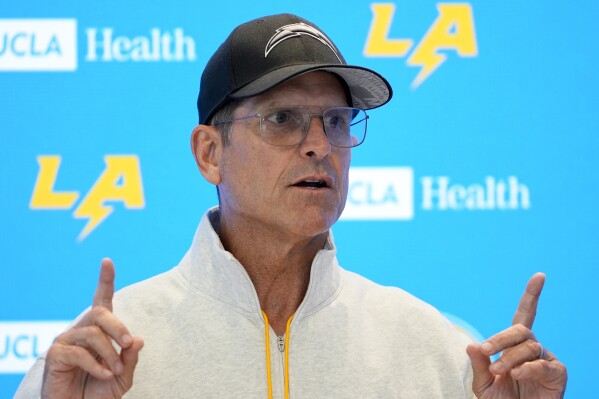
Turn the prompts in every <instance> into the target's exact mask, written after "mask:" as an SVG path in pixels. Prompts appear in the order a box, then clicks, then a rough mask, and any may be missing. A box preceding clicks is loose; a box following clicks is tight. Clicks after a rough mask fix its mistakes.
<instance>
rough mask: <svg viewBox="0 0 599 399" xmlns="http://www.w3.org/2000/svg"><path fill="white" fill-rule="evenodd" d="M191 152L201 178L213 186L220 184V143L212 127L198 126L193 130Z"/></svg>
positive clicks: (217, 133) (218, 135) (219, 138)
mask: <svg viewBox="0 0 599 399" xmlns="http://www.w3.org/2000/svg"><path fill="white" fill-rule="evenodd" d="M191 151H192V152H193V156H194V158H195V160H196V163H197V164H198V169H200V172H201V173H202V176H204V178H205V179H206V180H208V181H209V182H210V183H212V184H214V185H218V184H220V182H221V176H220V169H219V167H220V157H221V153H222V141H221V137H220V133H219V132H218V131H217V130H216V129H215V128H214V126H207V125H198V126H196V127H195V128H194V129H193V132H192V133H191Z"/></svg>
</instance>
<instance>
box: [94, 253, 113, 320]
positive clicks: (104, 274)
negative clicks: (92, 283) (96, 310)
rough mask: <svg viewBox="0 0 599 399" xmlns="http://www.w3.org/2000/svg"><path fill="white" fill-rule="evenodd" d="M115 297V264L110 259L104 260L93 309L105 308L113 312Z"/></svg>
mask: <svg viewBox="0 0 599 399" xmlns="http://www.w3.org/2000/svg"><path fill="white" fill-rule="evenodd" d="M113 295H114V264H113V263H112V260H110V259H108V258H104V259H102V267H101V269H100V279H99V280H98V286H97V287H96V293H95V294H94V303H93V305H92V307H96V306H103V307H105V308H106V309H108V310H110V311H111V312H112V296H113Z"/></svg>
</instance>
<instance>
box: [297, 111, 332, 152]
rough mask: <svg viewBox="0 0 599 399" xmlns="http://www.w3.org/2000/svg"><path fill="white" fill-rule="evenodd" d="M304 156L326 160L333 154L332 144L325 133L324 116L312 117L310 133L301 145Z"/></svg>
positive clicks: (307, 133)
mask: <svg viewBox="0 0 599 399" xmlns="http://www.w3.org/2000/svg"><path fill="white" fill-rule="evenodd" d="M301 151H302V154H303V155H305V156H307V157H310V158H324V157H325V156H327V155H329V153H330V152H331V143H330V142H329V138H328V137H327V135H326V133H325V131H324V125H323V119H322V115H318V114H316V115H310V123H309V125H308V131H307V132H306V136H305V137H304V140H303V141H302V143H301Z"/></svg>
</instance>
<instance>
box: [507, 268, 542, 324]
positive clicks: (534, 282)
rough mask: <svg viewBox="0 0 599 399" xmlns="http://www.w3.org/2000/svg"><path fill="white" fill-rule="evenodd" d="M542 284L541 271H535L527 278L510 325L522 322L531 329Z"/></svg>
mask: <svg viewBox="0 0 599 399" xmlns="http://www.w3.org/2000/svg"><path fill="white" fill-rule="evenodd" d="M543 284H545V275H544V274H543V273H535V274H534V275H533V276H532V277H531V278H530V280H528V284H527V285H526V291H524V294H523V295H522V298H521V299H520V303H519V304H518V309H516V313H515V314H514V318H513V319H512V325H515V324H523V325H524V326H526V327H527V328H528V329H532V324H533V323H534V321H535V316H536V314H537V305H538V303H539V297H540V296H541V291H542V290H543Z"/></svg>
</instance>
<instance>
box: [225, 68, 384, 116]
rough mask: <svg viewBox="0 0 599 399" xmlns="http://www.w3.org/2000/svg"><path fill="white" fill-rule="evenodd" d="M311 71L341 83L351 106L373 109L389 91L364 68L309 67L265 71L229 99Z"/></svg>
mask: <svg viewBox="0 0 599 399" xmlns="http://www.w3.org/2000/svg"><path fill="white" fill-rule="evenodd" d="M312 71H328V72H332V73H335V74H337V75H338V76H339V77H340V78H341V79H343V80H344V81H345V83H346V84H347V87H348V89H349V92H350V94H351V97H352V101H353V106H354V107H356V108H361V109H365V110H368V109H373V108H377V107H380V106H381V105H383V104H385V103H387V102H388V101H389V100H390V99H391V97H392V95H393V90H392V89H391V85H390V84H389V82H387V80H386V79H385V78H384V77H382V76H381V75H379V74H378V73H376V72H375V71H372V70H370V69H368V68H363V67H359V66H353V65H339V64H337V65H332V64H320V65H319V64H311V65H305V64H304V65H290V66H286V67H283V68H279V69H277V70H274V71H272V72H269V73H267V74H265V75H263V76H261V77H259V78H258V79H256V80H254V81H252V82H250V83H248V84H247V85H245V86H243V87H242V88H240V89H238V90H236V91H234V92H233V93H231V94H230V95H229V98H233V99H242V98H248V97H253V96H257V95H259V94H262V93H264V92H265V91H267V90H269V89H272V88H273V87H275V86H276V85H278V84H281V83H283V82H285V81H286V80H289V79H291V78H294V77H296V76H298V75H301V74H303V73H306V72H312Z"/></svg>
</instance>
